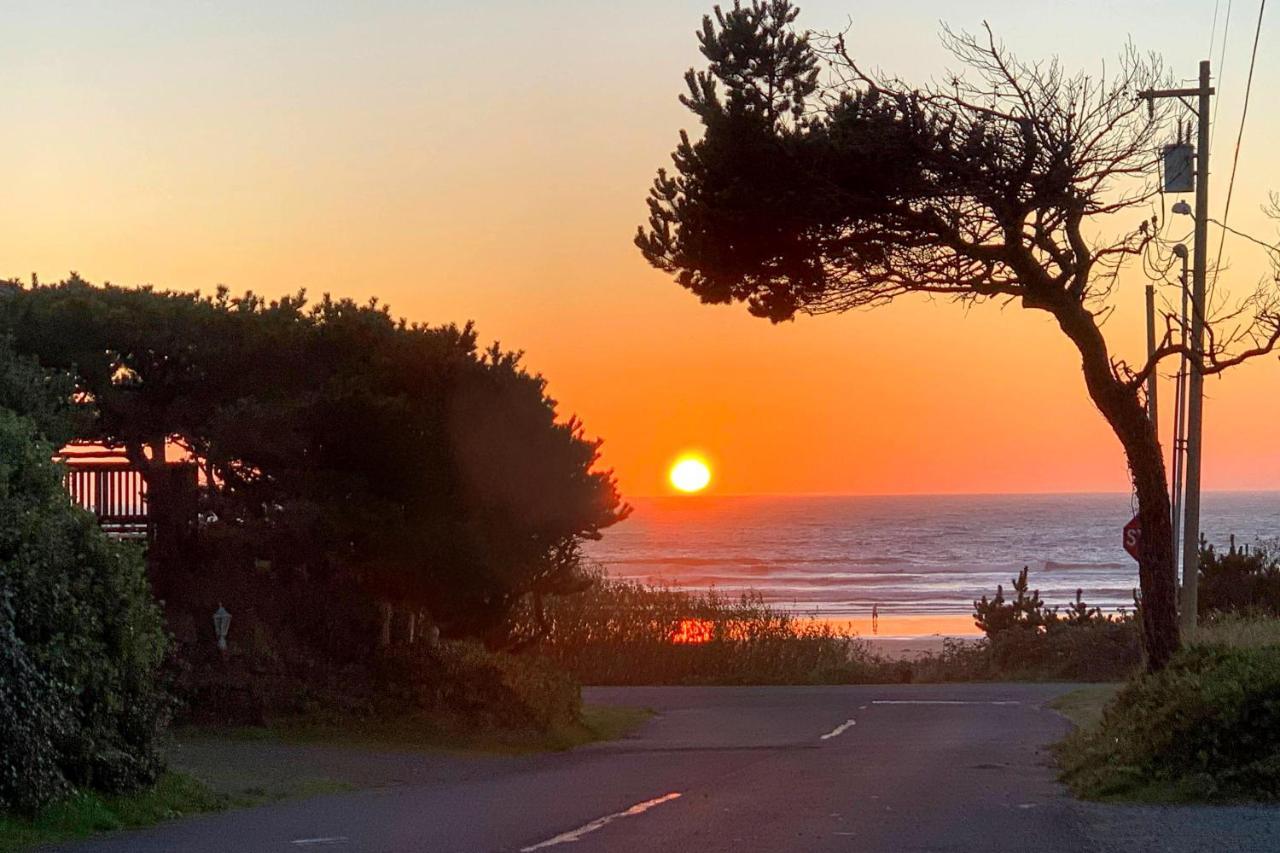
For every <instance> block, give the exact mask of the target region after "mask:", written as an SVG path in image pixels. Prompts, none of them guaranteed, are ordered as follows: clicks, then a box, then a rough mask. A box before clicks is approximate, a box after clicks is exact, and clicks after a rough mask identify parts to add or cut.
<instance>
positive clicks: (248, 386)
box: [0, 276, 626, 647]
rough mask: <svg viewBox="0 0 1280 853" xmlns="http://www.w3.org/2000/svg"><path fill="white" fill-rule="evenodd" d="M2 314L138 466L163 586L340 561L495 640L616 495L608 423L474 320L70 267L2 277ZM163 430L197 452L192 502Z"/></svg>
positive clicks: (162, 591) (85, 426)
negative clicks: (422, 317) (96, 275)
mask: <svg viewBox="0 0 1280 853" xmlns="http://www.w3.org/2000/svg"><path fill="white" fill-rule="evenodd" d="M0 335H5V336H8V338H9V339H10V341H11V344H12V346H13V348H14V349H15V350H16V351H17V352H18V353H20V354H22V355H25V356H29V357H32V358H34V359H35V360H37V361H38V362H39V364H40V365H41V366H42V367H44V368H45V369H49V370H53V371H59V372H62V373H64V374H66V375H68V376H69V377H70V380H71V381H72V382H73V383H74V386H75V389H76V392H77V400H78V401H79V403H80V408H81V411H80V412H79V423H78V425H77V429H76V430H75V432H76V434H77V437H79V438H81V439H88V440H92V441H96V442H101V443H103V444H106V445H110V446H113V447H119V448H122V449H123V450H124V452H125V453H127V455H128V457H129V459H130V460H131V461H132V462H133V463H134V464H135V465H137V466H139V467H140V468H142V470H143V471H144V472H145V474H146V479H147V486H148V491H149V497H150V502H151V511H152V513H153V516H154V517H155V519H156V520H157V522H159V525H158V528H159V529H160V530H161V531H162V532H163V533H164V535H162V536H160V537H159V539H158V540H157V541H156V542H155V543H154V544H153V547H152V554H151V560H150V562H151V573H152V581H153V584H154V586H155V588H156V591H157V594H158V595H159V596H160V597H161V598H164V599H166V600H169V599H171V598H172V599H177V598H181V597H182V596H183V594H184V592H185V591H186V590H187V589H188V588H189V587H191V586H192V579H191V577H190V576H191V575H192V574H193V573H200V572H204V573H206V574H207V573H208V572H211V571H213V570H214V569H215V567H217V566H219V565H225V564H227V563H237V562H238V563H239V564H241V565H252V566H256V567H258V568H259V569H265V570H267V571H269V572H270V574H271V575H272V576H273V577H276V578H280V579H287V578H289V577H304V578H307V579H309V580H312V581H317V582H320V581H326V582H327V581H333V582H340V583H341V584H345V586H344V587H343V588H344V589H354V590H359V591H360V592H361V593H362V594H365V595H367V596H368V597H369V598H370V599H371V600H378V601H382V602H388V603H391V604H395V605H396V606H397V607H402V608H405V609H409V610H412V611H413V612H415V613H416V612H424V613H429V614H430V618H431V620H432V621H433V622H434V624H435V625H436V626H437V627H438V629H439V630H440V631H441V632H442V634H443V635H444V636H446V637H447V636H472V637H480V638H483V639H484V640H485V641H486V642H488V643H489V644H490V645H491V646H493V647H502V646H505V645H510V644H511V643H513V642H516V641H517V640H518V639H520V638H516V637H513V636H512V635H511V618H510V617H511V614H512V611H513V609H514V608H515V607H516V606H517V605H518V604H519V603H521V602H522V601H523V600H525V599H528V598H538V597H541V596H544V595H549V594H557V593H565V592H569V591H573V590H576V589H580V588H581V587H582V586H583V584H584V583H586V578H585V577H584V576H583V575H582V574H581V573H580V571H579V568H578V548H579V544H580V542H581V541H582V540H583V539H588V538H593V537H596V536H598V535H599V532H600V531H601V530H602V529H603V528H605V527H607V526H608V525H610V524H613V523H614V522H616V521H617V520H619V519H620V518H622V517H623V516H624V515H625V514H626V508H625V506H624V505H623V504H622V503H621V501H620V498H619V495H618V492H617V490H616V488H615V484H614V480H613V478H612V475H611V474H610V473H608V472H601V471H597V470H595V469H594V465H595V463H596V460H597V457H598V447H599V443H598V442H597V441H593V440H589V439H587V438H586V437H585V436H584V434H583V430H582V427H581V425H580V424H579V423H578V422H577V421H576V420H573V419H570V420H568V421H567V422H564V421H559V420H557V412H556V404H555V401H554V400H552V399H550V398H549V397H548V396H547V394H546V384H545V381H544V380H543V379H542V377H540V376H538V375H534V374H531V373H529V372H528V371H526V370H525V369H524V368H523V367H522V366H521V363H520V356H519V354H518V353H514V352H507V351H504V350H502V349H500V348H499V347H498V346H497V345H494V346H493V347H492V348H490V349H484V350H482V349H480V347H479V346H478V343H477V337H476V333H475V331H474V329H473V328H472V327H471V326H470V325H467V326H462V327H459V326H456V325H444V326H424V325H417V324H409V323H406V322H405V321H403V320H397V319H395V318H394V317H392V315H391V314H390V312H389V311H388V310H387V308H386V307H384V306H379V305H378V304H377V303H376V301H371V302H370V303H369V304H367V305H358V304H356V303H354V302H352V301H350V300H334V299H331V298H329V297H328V296H326V297H324V298H323V299H321V300H320V301H318V302H315V303H308V301H307V300H306V299H305V297H304V295H302V294H298V295H297V296H293V297H286V298H283V299H279V300H271V301H269V300H266V299H263V298H261V297H258V296H255V295H253V294H246V295H245V296H243V297H232V296H231V295H230V294H229V293H228V292H227V291H226V290H225V289H219V290H218V292H217V293H215V294H214V295H212V296H202V295H200V294H198V293H179V292H172V291H161V290H154V289H149V288H141V289H133V288H121V287H113V286H110V285H108V286H102V287H98V286H93V285H91V284H89V283H88V282H86V281H84V280H82V279H80V278H78V277H76V276H72V277H71V278H70V279H68V280H67V281H64V282H61V283H58V284H54V285H42V284H38V283H35V282H33V284H32V285H31V286H23V285H22V284H20V283H18V282H5V283H2V284H0ZM166 447H167V448H168V455H169V458H170V459H173V458H174V457H175V454H180V455H182V456H185V457H186V458H189V459H193V460H194V461H195V463H196V464H197V465H198V467H199V477H198V481H197V482H198V483H199V489H198V494H197V495H195V496H194V497H195V499H196V500H198V510H199V513H198V515H197V514H196V513H193V512H191V511H190V510H191V509H192V507H190V506H188V505H187V504H186V503H184V501H185V500H187V496H186V495H184V494H182V493H181V491H182V490H181V489H179V488H178V487H177V484H176V482H177V481H175V479H174V478H173V477H172V476H171V473H169V472H168V471H169V469H166V467H165V466H164V464H163V463H164V461H165V458H166V457H165V454H166ZM196 518H198V519H199V524H198V525H195V524H194V519H196ZM166 522H169V523H166ZM196 527H198V529H195V528H196ZM216 594H217V590H216V589H212V588H211V589H210V592H209V597H210V598H212V597H214V596H215V595H216ZM201 604H202V605H204V606H207V607H208V608H210V609H211V608H212V607H214V606H216V605H217V602H216V601H212V600H210V601H205V602H201ZM227 606H228V607H231V606H232V605H231V604H230V603H228V605H227ZM201 618H202V619H203V617H201Z"/></svg>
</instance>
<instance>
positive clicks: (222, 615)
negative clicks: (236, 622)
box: [213, 602, 231, 652]
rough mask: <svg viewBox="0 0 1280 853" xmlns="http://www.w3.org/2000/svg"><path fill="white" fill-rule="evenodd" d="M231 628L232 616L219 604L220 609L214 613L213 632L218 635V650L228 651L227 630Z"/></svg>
mask: <svg viewBox="0 0 1280 853" xmlns="http://www.w3.org/2000/svg"><path fill="white" fill-rule="evenodd" d="M230 627H231V614H230V613H228V612H227V609H226V608H225V607H223V606H222V603H221V602H219V603H218V609H217V610H215V611H214V612H213V630H214V631H216V632H217V634H218V648H219V649H220V650H222V651H224V652H225V651H226V650H227V629H228V628H230Z"/></svg>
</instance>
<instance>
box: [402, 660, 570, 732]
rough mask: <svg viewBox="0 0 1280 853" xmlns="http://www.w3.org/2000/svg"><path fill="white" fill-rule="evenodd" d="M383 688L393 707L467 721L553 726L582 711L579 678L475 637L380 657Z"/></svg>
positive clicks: (484, 724)
mask: <svg viewBox="0 0 1280 853" xmlns="http://www.w3.org/2000/svg"><path fill="white" fill-rule="evenodd" d="M380 676H381V679H380V680H381V682H382V684H381V688H382V690H381V691H380V692H381V693H382V694H383V695H385V696H387V697H392V698H394V699H398V700H399V701H400V707H397V708H394V709H393V710H396V711H400V710H405V709H407V710H417V711H427V712H443V713H445V714H447V715H455V716H457V717H459V718H461V719H463V720H465V721H467V723H468V724H469V725H472V726H478V727H488V728H501V729H535V730H540V731H545V730H549V729H551V728H553V727H555V726H558V725H563V724H568V723H574V722H577V721H578V719H579V715H580V713H581V710H582V695H581V690H580V689H579V687H578V684H577V682H576V681H574V680H573V678H571V677H570V676H569V675H567V674H566V673H565V672H564V671H563V670H561V669H558V668H557V667H555V666H554V665H552V664H551V663H550V662H549V661H546V660H543V659H541V658H538V657H535V656H533V655H512V654H508V653H505V652H490V651H488V650H486V649H485V648H484V646H483V645H482V644H480V643H479V642H475V641H451V642H444V643H440V644H438V645H436V646H430V645H427V644H425V643H420V644H417V645H414V646H402V647H398V648H393V649H390V650H388V651H387V652H386V653H385V654H383V655H382V656H381V668H380Z"/></svg>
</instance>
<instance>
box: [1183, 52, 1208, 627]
mask: <svg viewBox="0 0 1280 853" xmlns="http://www.w3.org/2000/svg"><path fill="white" fill-rule="evenodd" d="M1212 94H1213V90H1212V89H1211V88H1209V60H1207V59H1206V60H1204V61H1202V62H1201V63H1200V92H1199V99H1200V103H1199V110H1198V112H1199V121H1198V122H1197V123H1198V124H1199V127H1198V128H1197V130H1198V131H1199V132H1198V133H1197V134H1196V137H1197V138H1196V221H1195V226H1196V229H1195V230H1196V241H1195V247H1194V252H1195V258H1194V260H1193V262H1192V273H1191V377H1190V379H1191V381H1190V389H1189V392H1188V393H1189V398H1188V400H1187V497H1186V501H1185V504H1184V506H1185V507H1186V508H1185V510H1184V513H1185V515H1184V517H1183V518H1184V521H1183V530H1182V535H1183V547H1182V630H1183V631H1184V632H1185V633H1186V634H1187V635H1188V636H1190V635H1191V634H1193V633H1194V632H1195V630H1196V608H1197V606H1198V599H1199V594H1198V593H1199V590H1198V589H1197V585H1198V583H1199V579H1200V450H1201V445H1202V442H1201V440H1200V439H1201V430H1202V428H1203V423H1204V420H1203V419H1204V321H1205V311H1206V310H1207V309H1206V306H1205V301H1204V300H1205V296H1204V291H1205V281H1204V279H1205V269H1206V268H1207V267H1208V259H1209V96H1210V95H1212Z"/></svg>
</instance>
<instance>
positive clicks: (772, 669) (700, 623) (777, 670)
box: [539, 578, 884, 685]
mask: <svg viewBox="0 0 1280 853" xmlns="http://www.w3.org/2000/svg"><path fill="white" fill-rule="evenodd" d="M545 617H546V624H547V626H548V628H549V633H548V636H547V639H546V640H545V641H544V642H543V643H542V644H541V645H540V647H539V654H541V655H543V656H545V657H546V658H548V659H550V660H551V661H553V662H554V663H556V664H557V665H559V666H561V667H563V668H564V669H566V670H568V671H569V672H570V673H572V674H573V675H574V676H575V677H577V678H578V679H579V680H580V681H582V682H583V683H585V684H617V685H622V684H711V683H715V684H819V683H855V682H866V681H874V680H881V679H882V678H883V677H884V676H883V674H882V673H881V672H880V669H881V661H879V659H878V658H876V656H875V655H873V654H872V653H871V651H870V648H869V646H868V645H867V643H865V642H863V641H861V640H859V639H857V637H856V636H855V635H853V634H851V633H848V632H846V631H842V630H839V629H836V628H834V627H832V626H831V625H829V624H827V623H824V622H819V621H817V620H815V619H810V618H806V617H803V616H797V615H795V614H792V613H788V612H786V611H782V610H778V609H776V608H774V607H771V606H770V605H769V604H767V603H766V602H765V601H764V600H763V599H762V598H761V596H760V595H759V594H757V593H747V594H744V595H741V596H739V597H730V596H726V595H723V594H721V593H718V592H716V591H714V590H711V591H705V592H702V591H689V590H676V589H671V588H669V587H659V586H649V585H645V584H640V583H635V582H631V581H619V580H609V579H606V578H598V579H597V581H596V583H595V584H593V585H592V587H591V588H590V589H589V590H588V591H586V592H584V593H582V594H580V595H573V596H564V597H561V598H558V599H556V600H555V601H554V602H552V603H551V604H550V606H549V607H548V608H547V611H546V613H545Z"/></svg>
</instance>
